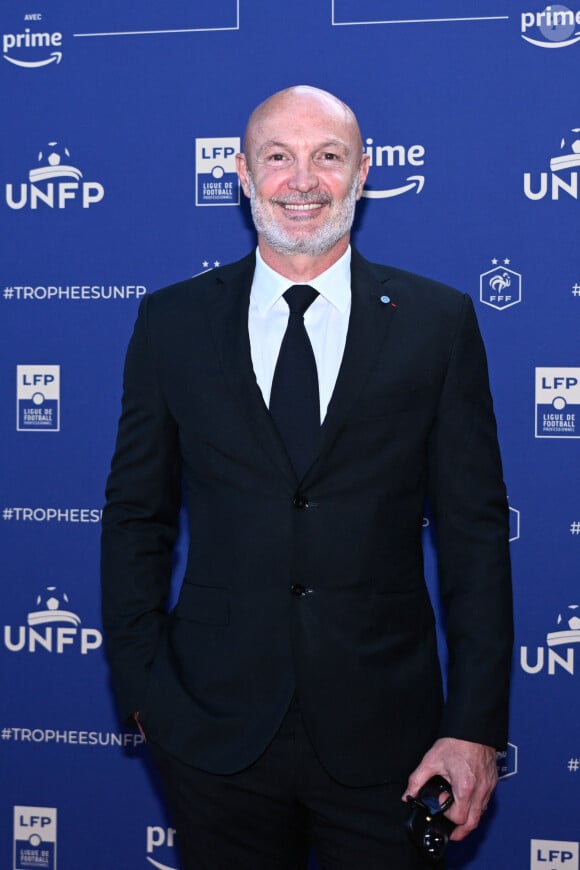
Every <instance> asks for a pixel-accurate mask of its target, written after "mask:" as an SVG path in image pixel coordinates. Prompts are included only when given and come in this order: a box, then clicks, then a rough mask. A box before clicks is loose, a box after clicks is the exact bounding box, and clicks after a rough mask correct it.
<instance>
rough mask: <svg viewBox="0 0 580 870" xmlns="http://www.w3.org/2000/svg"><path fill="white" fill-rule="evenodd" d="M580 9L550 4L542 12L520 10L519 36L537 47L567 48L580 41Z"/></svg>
mask: <svg viewBox="0 0 580 870" xmlns="http://www.w3.org/2000/svg"><path fill="white" fill-rule="evenodd" d="M579 26H580V10H577V11H576V12H574V11H573V10H572V9H569V8H568V6H562V5H560V4H552V5H551V6H546V8H545V9H544V10H543V11H542V12H522V14H521V36H522V39H525V41H526V42H529V43H530V45H536V46H538V47H539V48H567V47H568V46H569V45H574V44H575V43H576V42H580V29H579Z"/></svg>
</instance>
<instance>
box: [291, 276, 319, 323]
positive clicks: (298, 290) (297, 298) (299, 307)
mask: <svg viewBox="0 0 580 870" xmlns="http://www.w3.org/2000/svg"><path fill="white" fill-rule="evenodd" d="M317 296H318V290H315V289H314V287H311V286H310V285H309V284H293V286H292V287H289V288H288V290H286V292H285V293H284V299H285V300H286V302H287V303H288V308H289V309H290V313H291V314H300V315H301V316H303V315H304V312H305V311H306V309H307V308H309V307H310V305H312V303H313V302H314V300H315V299H316V297H317Z"/></svg>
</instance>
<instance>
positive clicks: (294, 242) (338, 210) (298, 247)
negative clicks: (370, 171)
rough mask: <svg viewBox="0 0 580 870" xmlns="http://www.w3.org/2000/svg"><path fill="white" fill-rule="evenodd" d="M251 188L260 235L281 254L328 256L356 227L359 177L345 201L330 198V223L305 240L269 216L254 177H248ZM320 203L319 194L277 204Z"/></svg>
mask: <svg viewBox="0 0 580 870" xmlns="http://www.w3.org/2000/svg"><path fill="white" fill-rule="evenodd" d="M248 185H249V188H250V208H251V210H252V219H253V221H254V226H255V227H256V231H257V233H258V235H260V236H261V237H262V238H263V239H264V241H265V242H266V243H267V244H268V246H269V247H270V248H272V250H273V251H276V252H277V253H279V254H306V255H308V256H311V257H317V256H320V255H322V254H326V252H327V251H330V249H331V248H333V247H334V245H335V244H336V243H337V242H338V241H339V240H340V239H342V238H343V236H345V235H346V234H347V233H348V232H349V231H350V228H351V227H352V222H353V220H354V212H355V206H356V191H357V188H358V177H355V179H354V180H353V183H352V185H351V188H350V190H349V191H348V193H347V194H346V196H345V197H344V199H341V200H332V199H331V198H330V197H328V198H327V202H329V203H330V211H329V215H328V218H327V220H326V222H325V223H324V225H323V226H322V227H320V229H318V230H317V231H316V233H315V234H314V235H312V236H303V237H301V238H300V237H299V238H296V237H293V236H292V235H291V234H290V232H287V231H285V230H284V229H283V228H282V227H280V226H279V225H278V224H277V223H276V222H275V221H274V220H273V219H272V217H271V216H270V215H269V214H268V213H267V210H266V208H265V207H264V203H263V201H262V200H261V199H260V198H259V197H258V195H257V193H256V188H255V186H254V182H253V179H252V176H251V174H250V173H248ZM319 200H320V194H319V193H314V194H312V193H304V194H295V195H291V196H287V197H278V198H276V199H274V200H273V202H287V203H306V202H314V201H316V202H318V201H319Z"/></svg>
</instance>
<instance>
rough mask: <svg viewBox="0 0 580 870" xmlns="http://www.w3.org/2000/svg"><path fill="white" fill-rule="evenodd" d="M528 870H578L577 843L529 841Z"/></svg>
mask: <svg viewBox="0 0 580 870" xmlns="http://www.w3.org/2000/svg"><path fill="white" fill-rule="evenodd" d="M530 845H531V848H530V870H578V843H570V842H568V841H566V840H531V841H530Z"/></svg>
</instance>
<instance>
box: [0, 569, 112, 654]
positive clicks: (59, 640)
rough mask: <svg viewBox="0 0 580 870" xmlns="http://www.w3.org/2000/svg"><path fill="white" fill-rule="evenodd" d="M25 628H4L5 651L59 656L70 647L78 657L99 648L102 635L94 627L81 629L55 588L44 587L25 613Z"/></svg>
mask: <svg viewBox="0 0 580 870" xmlns="http://www.w3.org/2000/svg"><path fill="white" fill-rule="evenodd" d="M26 622H27V624H26V625H19V626H11V625H5V626H4V646H5V647H6V649H7V650H8V651H9V652H29V653H35V652H38V650H45V651H46V652H48V653H53V652H55V653H59V654H61V653H63V652H64V651H65V649H66V648H67V647H74V648H77V649H78V650H79V652H80V653H81V655H87V653H89V652H92V651H93V650H96V649H99V647H100V646H101V645H102V643H103V636H102V634H101V632H100V631H99V630H98V629H97V628H84V627H81V622H82V621H81V618H80V617H79V616H78V615H77V614H76V613H75V612H74V611H73V610H71V604H70V600H69V596H68V594H67V593H66V592H64V591H62V590H60V589H59V588H58V587H57V586H47V587H46V588H45V589H44V590H43V591H42V592H40V593H39V594H38V595H37V597H36V601H35V608H34V609H33V610H31V611H29V613H28V614H27V617H26Z"/></svg>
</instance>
